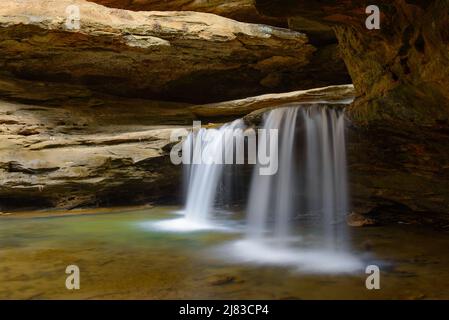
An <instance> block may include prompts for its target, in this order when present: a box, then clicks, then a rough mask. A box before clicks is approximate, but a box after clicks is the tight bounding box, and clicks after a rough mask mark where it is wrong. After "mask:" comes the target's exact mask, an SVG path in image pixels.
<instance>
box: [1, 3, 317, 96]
mask: <svg viewBox="0 0 449 320" xmlns="http://www.w3.org/2000/svg"><path fill="white" fill-rule="evenodd" d="M69 5H76V6H78V7H79V8H80V29H79V30H68V29H67V26H66V20H67V14H66V8H67V6H69ZM314 50H315V49H314V48H313V46H311V45H309V44H307V37H306V35H304V34H302V33H299V32H295V31H290V30H287V29H280V28H276V27H268V26H264V25H256V24H247V23H241V22H236V21H234V20H230V19H227V18H223V17H219V16H217V15H212V14H207V13H198V12H188V11H186V12H156V11H151V12H133V11H126V10H119V9H110V8H106V7H103V6H100V5H97V4H94V3H90V2H86V1H83V0H75V1H71V0H29V1H26V2H17V1H13V0H5V1H3V2H2V6H1V7H0V53H1V55H0V65H1V71H2V73H9V74H11V75H14V76H16V77H21V78H26V79H36V80H37V79H41V80H48V81H56V82H67V83H72V84H83V85H86V86H88V87H89V88H93V89H95V90H99V91H103V92H109V93H113V94H116V95H123V96H133V97H147V98H157V99H163V100H180V101H190V102H211V101H223V100H227V99H231V98H240V97H245V96H251V95H256V94H261V93H266V92H283V91H290V90H293V89H302V88H307V87H308V86H309V87H310V86H311V84H310V83H308V84H307V85H308V86H307V85H304V84H303V83H302V81H301V79H304V77H305V76H307V73H306V74H304V73H302V71H303V70H302V69H303V68H304V66H306V65H307V64H308V63H309V61H310V59H311V56H312V53H313V52H314ZM312 86H313V85H312Z"/></svg>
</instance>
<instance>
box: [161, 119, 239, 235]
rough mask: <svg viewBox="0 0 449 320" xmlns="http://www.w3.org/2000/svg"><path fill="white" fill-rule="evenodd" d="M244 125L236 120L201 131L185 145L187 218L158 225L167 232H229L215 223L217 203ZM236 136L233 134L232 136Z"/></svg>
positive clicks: (185, 212) (191, 135)
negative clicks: (227, 164) (225, 174)
mask: <svg viewBox="0 0 449 320" xmlns="http://www.w3.org/2000/svg"><path fill="white" fill-rule="evenodd" d="M243 128H244V123H243V121H242V120H236V121H234V122H232V123H228V124H225V125H223V126H222V127H221V128H219V129H205V128H201V129H200V130H198V132H192V133H191V134H189V136H188V137H187V138H186V140H185V141H184V143H183V153H182V157H183V171H184V192H185V194H186V205H185V208H184V210H183V211H182V213H183V214H184V217H183V218H178V219H173V220H166V221H161V222H158V223H157V224H156V225H155V226H156V227H157V228H158V229H163V230H167V231H200V230H208V229H221V230H228V228H227V227H225V226H222V225H218V224H217V223H213V222H212V220H213V213H214V211H215V208H214V203H215V200H216V199H217V194H218V186H219V182H220V180H221V179H222V175H223V171H224V168H225V164H224V163H225V160H226V158H225V157H226V156H227V155H230V154H232V155H234V146H235V144H234V139H235V137H236V136H237V135H239V134H241V135H243V130H242V129H243ZM229 133H232V134H229Z"/></svg>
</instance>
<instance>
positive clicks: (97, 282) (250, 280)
mask: <svg viewBox="0 0 449 320" xmlns="http://www.w3.org/2000/svg"><path fill="white" fill-rule="evenodd" d="M178 209H180V208H174V207H154V208H151V209H145V210H135V211H126V212H117V211H115V213H107V214H92V215H72V216H54V217H41V218H39V217H34V218H14V217H9V218H5V217H3V218H2V221H1V224H0V243H1V246H0V256H1V257H2V259H0V283H1V284H2V285H1V286H0V298H1V299H45V298H68V299H71V298H80V299H81V298H83V299H84V298H85V299H131V298H135V299H361V298H364V299H422V298H429V299H432V298H435V299H443V298H446V299H447V298H449V293H448V291H447V287H448V285H449V257H448V255H447V254H446V252H447V248H448V246H449V235H448V234H446V233H437V232H435V231H434V230H429V229H426V228H423V227H415V226H407V225H396V226H385V227H370V228H362V229H359V228H351V229H349V233H350V236H351V237H350V239H351V240H350V241H351V248H352V249H351V251H350V253H351V254H352V255H355V256H357V257H359V258H360V260H361V261H362V262H363V264H370V263H374V264H378V263H380V262H379V261H383V263H380V269H381V290H371V291H370V290H367V289H366V288H365V279H366V277H367V275H366V274H365V273H364V272H363V270H361V271H356V272H352V273H349V274H348V273H339V274H335V273H309V272H307V270H305V271H300V268H297V267H294V266H293V265H294V264H290V265H283V264H275V263H273V264H270V263H242V261H243V260H239V257H237V259H235V258H236V257H234V256H233V255H232V252H231V251H232V250H231V249H232V246H240V245H242V246H245V242H244V241H245V236H244V235H243V234H242V232H241V231H242V229H241V223H243V222H242V221H243V216H244V215H243V214H242V213H228V217H227V219H226V220H227V221H228V220H231V223H230V225H229V228H230V229H232V230H234V231H233V232H217V231H214V230H211V231H207V230H202V231H197V232H162V231H161V230H152V229H148V228H145V227H143V226H145V224H147V223H151V222H158V221H162V220H169V219H176V218H178V217H179V216H178V215H177V214H176V211H177V210H178ZM102 212H104V211H102ZM94 213H95V212H94ZM234 227H235V229H234ZM302 234H303V236H301V239H299V240H298V239H293V240H292V241H294V242H296V241H313V239H307V235H306V233H305V232H302ZM404 239H407V241H404ZM250 249H252V248H250ZM361 252H369V254H368V255H363V256H359V254H360V253H361ZM279 254H282V252H281V253H279ZM374 257H375V260H373V258H374ZM256 258H257V257H256ZM293 262H294V261H293ZM70 264H76V265H78V266H79V267H80V271H81V288H82V289H81V290H78V291H68V290H67V289H66V288H65V279H66V274H65V268H66V266H67V265H70ZM435 275H438V276H437V277H436V276H435Z"/></svg>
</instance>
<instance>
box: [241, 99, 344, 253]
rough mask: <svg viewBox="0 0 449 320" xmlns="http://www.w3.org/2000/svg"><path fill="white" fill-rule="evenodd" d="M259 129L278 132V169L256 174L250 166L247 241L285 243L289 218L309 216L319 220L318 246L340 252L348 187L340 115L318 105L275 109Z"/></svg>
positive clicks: (291, 220)
mask: <svg viewBox="0 0 449 320" xmlns="http://www.w3.org/2000/svg"><path fill="white" fill-rule="evenodd" d="M263 127H264V129H267V130H268V129H279V137H280V142H279V146H278V147H277V148H278V150H277V151H278V153H279V170H278V172H277V173H276V174H275V175H272V176H261V175H259V174H258V172H259V171H258V165H256V167H255V168H254V172H253V179H252V185H251V189H250V190H251V191H250V196H249V202H248V210H247V211H248V237H249V238H250V239H253V240H256V241H261V240H270V241H276V242H277V243H284V244H287V243H288V242H289V239H290V238H291V237H292V236H293V234H292V230H291V229H292V226H293V225H294V223H295V221H294V218H298V219H297V220H300V221H303V220H306V219H304V218H307V217H312V218H314V219H315V220H318V221H321V230H319V232H320V233H321V239H320V241H321V242H322V243H321V245H322V246H324V247H326V248H329V249H330V248H332V249H337V248H344V246H345V242H346V237H347V236H346V231H345V229H346V227H345V216H346V214H347V211H348V190H347V189H348V188H347V181H346V180H347V173H346V170H347V168H346V146H345V124H344V114H343V112H342V111H337V110H335V109H330V108H326V107H321V106H302V107H301V108H298V107H285V108H279V109H274V110H272V111H270V112H269V114H268V115H267V116H266V118H265V120H264V124H263ZM264 142H265V139H261V143H264ZM298 193H302V194H303V195H302V196H301V195H298ZM301 218H303V219H301Z"/></svg>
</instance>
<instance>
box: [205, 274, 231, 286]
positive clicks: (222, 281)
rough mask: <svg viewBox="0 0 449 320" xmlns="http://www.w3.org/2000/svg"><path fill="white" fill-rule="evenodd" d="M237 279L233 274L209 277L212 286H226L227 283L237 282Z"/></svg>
mask: <svg viewBox="0 0 449 320" xmlns="http://www.w3.org/2000/svg"><path fill="white" fill-rule="evenodd" d="M236 280H237V279H236V277H234V276H231V275H217V276H214V277H212V279H209V280H208V283H209V284H210V285H211V286H224V285H227V284H232V283H235V281H236Z"/></svg>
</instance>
